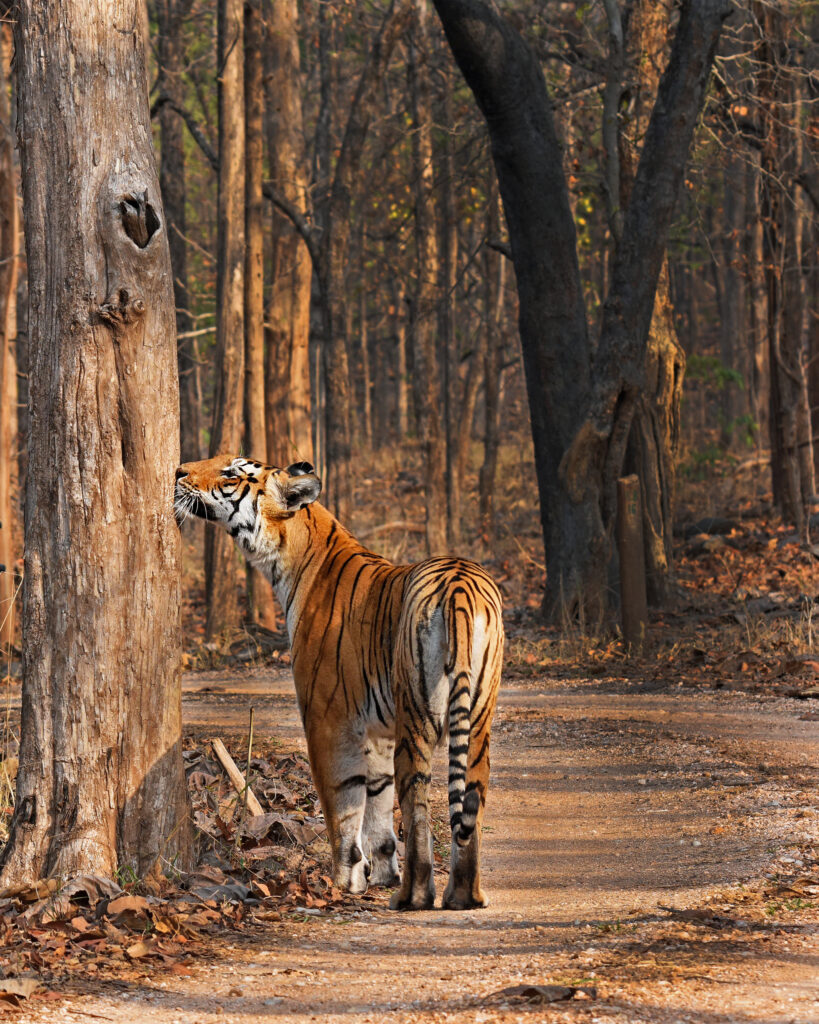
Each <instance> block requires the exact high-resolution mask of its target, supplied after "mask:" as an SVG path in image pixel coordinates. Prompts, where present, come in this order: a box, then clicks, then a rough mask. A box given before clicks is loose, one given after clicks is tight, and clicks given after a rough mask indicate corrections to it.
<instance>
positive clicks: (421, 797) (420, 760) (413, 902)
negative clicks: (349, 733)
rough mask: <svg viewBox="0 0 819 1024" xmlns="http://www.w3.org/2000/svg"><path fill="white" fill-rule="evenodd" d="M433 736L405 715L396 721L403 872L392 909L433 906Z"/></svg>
mask: <svg viewBox="0 0 819 1024" xmlns="http://www.w3.org/2000/svg"><path fill="white" fill-rule="evenodd" d="M434 745H435V739H434V736H433V737H430V736H429V735H428V729H423V728H421V729H416V728H413V725H412V722H411V720H408V716H407V714H406V712H405V711H404V710H403V709H402V710H400V711H399V713H398V716H397V720H396V747H395V779H396V783H397V786H398V800H399V803H400V805H401V820H402V822H403V826H404V873H403V876H402V880H401V888H400V889H399V890H398V891H397V892H395V893H393V896H392V899H391V900H390V908H391V909H392V910H429V909H430V908H431V907H433V906H434V904H435V878H434V875H433V861H432V830H431V829H430V825H429V784H430V769H431V765H432V751H433V749H434Z"/></svg>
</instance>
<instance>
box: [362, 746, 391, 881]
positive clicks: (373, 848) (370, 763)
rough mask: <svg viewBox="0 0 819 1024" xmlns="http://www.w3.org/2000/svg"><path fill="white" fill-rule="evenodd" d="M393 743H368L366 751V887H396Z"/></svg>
mask: <svg viewBox="0 0 819 1024" xmlns="http://www.w3.org/2000/svg"><path fill="white" fill-rule="evenodd" d="M394 749H395V743H394V742H393V741H392V740H391V739H390V740H386V739H383V738H378V739H373V740H371V742H370V744H369V746H368V748H367V806H366V808H365V811H364V847H365V852H366V854H367V856H369V858H370V868H371V870H370V885H383V886H388V887H389V886H394V885H398V882H399V881H400V876H399V874H398V852H397V843H396V838H395V829H394V828H393V816H392V810H393V801H394V798H395V783H394V780H393V770H394V769H393V751H394Z"/></svg>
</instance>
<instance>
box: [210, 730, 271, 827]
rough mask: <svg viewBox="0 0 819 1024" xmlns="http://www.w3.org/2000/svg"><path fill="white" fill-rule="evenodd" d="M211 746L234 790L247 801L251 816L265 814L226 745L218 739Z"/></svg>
mask: <svg viewBox="0 0 819 1024" xmlns="http://www.w3.org/2000/svg"><path fill="white" fill-rule="evenodd" d="M211 745H212V746H213V752H214V754H216V756H217V757H218V758H219V763H220V764H221V765H222V767H223V768H224V769H225V771H226V772H227V774H228V778H229V779H230V781H231V783H232V785H233V788H234V789H235V790H236V792H237V793H238V794H239V796H240V797H241V798H243V799H244V800H245V801H246V803H247V809H248V811H249V812H250V814H251V815H252V816H253V817H254V818H256V817H258V816H259V815H260V814H264V811H263V810H262V805H261V804H260V803H259V801H258V800H257V799H256V797H255V795H254V793H253V790H252V789H251V788H250V786H249V785H248V783H247V781H246V780H245V777H244V775H242V773H241V771H239V768H238V766H237V764H236V762H235V761H234V760H233V758H232V757H231V756H230V754H229V753H228V752H227V750H226V749H225V745H224V743H223V742H222V741H221V740H220V739H219V738H218V737H217V738H215V739H212V740H211Z"/></svg>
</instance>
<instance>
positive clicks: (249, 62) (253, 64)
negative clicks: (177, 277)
mask: <svg viewBox="0 0 819 1024" xmlns="http://www.w3.org/2000/svg"><path fill="white" fill-rule="evenodd" d="M262 38H263V32H262V12H261V0H246V3H245V150H246V153H245V317H244V319H245V443H244V450H245V451H246V452H247V454H248V455H249V456H250V457H251V458H254V459H259V460H260V461H262V462H266V461H267V452H266V448H267V431H266V428H265V380H264V369H265V367H264V212H265V211H264V196H263V194H262V178H263V175H264V111H263V107H264V103H263V99H262V97H263V83H262V79H263V76H262ZM245 572H246V574H247V575H246V580H247V617H248V619H249V620H250V621H251V622H258V623H259V624H260V625H262V626H264V627H265V628H267V629H275V628H276V605H275V601H274V597H273V592H272V590H271V589H270V584H269V583H268V582H267V580H265V578H264V576H262V574H261V573H260V572H259V570H258V569H254V568H253V566H252V565H250V563H247V564H246V566H245Z"/></svg>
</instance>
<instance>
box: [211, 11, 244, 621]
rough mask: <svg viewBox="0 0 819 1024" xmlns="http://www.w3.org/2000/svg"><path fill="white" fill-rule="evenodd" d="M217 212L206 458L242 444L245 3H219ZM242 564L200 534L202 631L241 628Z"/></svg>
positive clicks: (220, 540) (231, 548)
mask: <svg viewBox="0 0 819 1024" xmlns="http://www.w3.org/2000/svg"><path fill="white" fill-rule="evenodd" d="M219 67H220V68H221V73H220V75H219V203H218V205H219V211H218V233H219V240H218V248H219V254H218V266H217V281H216V314H217V320H216V382H215V389H216V390H215V396H214V403H213V406H214V407H213V430H212V432H211V439H210V454H211V456H214V455H219V454H221V453H227V454H233V455H235V454H237V453H238V452H239V450H240V449H241V447H242V427H243V423H244V417H243V408H244V404H243V397H244V383H245V381H244V347H245V341H244V275H245V211H244V199H245V114H244V109H245V103H244V0H219ZM238 584H239V560H238V556H237V554H236V545H235V544H234V543H233V540H232V538H231V537H230V536H229V535H228V534H227V533H226V532H225V531H224V530H216V529H210V530H208V531H207V532H206V534H205V592H206V600H207V621H206V626H205V630H206V633H207V635H208V637H213V636H215V635H216V634H217V633H221V632H223V631H224V630H225V629H231V628H233V627H235V626H237V625H238V623H239V602H238V594H237V588H238Z"/></svg>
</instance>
